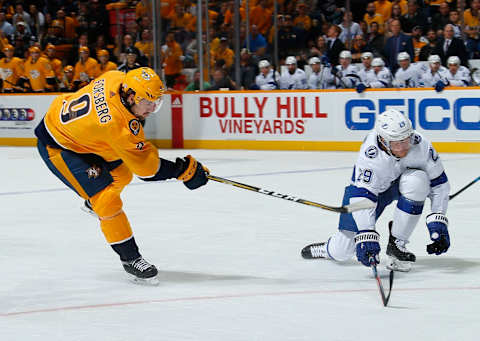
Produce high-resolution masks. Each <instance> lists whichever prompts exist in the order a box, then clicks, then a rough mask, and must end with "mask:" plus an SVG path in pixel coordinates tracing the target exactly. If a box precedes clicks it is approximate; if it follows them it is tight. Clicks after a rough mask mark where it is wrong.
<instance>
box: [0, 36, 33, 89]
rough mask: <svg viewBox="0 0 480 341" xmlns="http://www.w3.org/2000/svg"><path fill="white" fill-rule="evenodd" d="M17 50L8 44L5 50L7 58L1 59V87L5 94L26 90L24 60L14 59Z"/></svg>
mask: <svg viewBox="0 0 480 341" xmlns="http://www.w3.org/2000/svg"><path fill="white" fill-rule="evenodd" d="M14 52H15V48H14V47H13V46H12V45H10V44H7V45H5V46H4V48H3V53H4V54H5V57H4V58H2V59H0V83H3V85H2V84H0V87H1V88H2V89H3V92H17V91H18V92H19V91H22V90H24V83H25V81H26V80H27V79H26V78H25V70H24V67H23V60H22V59H20V58H18V57H14V56H13V53H14Z"/></svg>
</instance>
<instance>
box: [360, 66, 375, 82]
mask: <svg viewBox="0 0 480 341" xmlns="http://www.w3.org/2000/svg"><path fill="white" fill-rule="evenodd" d="M358 77H360V82H362V83H363V84H370V82H373V81H374V80H375V79H376V77H375V72H374V71H373V67H370V69H368V70H367V68H366V67H365V66H363V65H362V66H361V68H360V70H359V71H358Z"/></svg>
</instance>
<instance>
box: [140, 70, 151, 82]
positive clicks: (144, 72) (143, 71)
mask: <svg viewBox="0 0 480 341" xmlns="http://www.w3.org/2000/svg"><path fill="white" fill-rule="evenodd" d="M142 78H143V79H145V80H146V81H149V80H150V79H151V78H152V75H151V74H149V73H148V72H147V71H145V70H142Z"/></svg>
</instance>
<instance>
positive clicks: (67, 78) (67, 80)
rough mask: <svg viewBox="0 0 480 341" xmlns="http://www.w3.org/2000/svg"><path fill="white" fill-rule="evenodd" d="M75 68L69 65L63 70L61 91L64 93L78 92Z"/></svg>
mask: <svg viewBox="0 0 480 341" xmlns="http://www.w3.org/2000/svg"><path fill="white" fill-rule="evenodd" d="M73 72H74V70H73V66H71V65H67V66H65V68H64V69H63V75H62V78H61V79H60V84H59V91H62V92H73V91H76V90H77V89H76V85H75V82H74V81H73Z"/></svg>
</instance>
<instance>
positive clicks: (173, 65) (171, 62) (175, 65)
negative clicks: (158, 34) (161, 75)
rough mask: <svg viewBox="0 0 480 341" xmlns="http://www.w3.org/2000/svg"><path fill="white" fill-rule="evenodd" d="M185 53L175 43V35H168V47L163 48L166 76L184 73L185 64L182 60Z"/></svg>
mask: <svg viewBox="0 0 480 341" xmlns="http://www.w3.org/2000/svg"><path fill="white" fill-rule="evenodd" d="M182 54H183V51H182V48H181V47H180V45H179V44H178V43H177V42H176V41H175V38H174V35H173V33H169V34H167V37H166V45H164V46H163V47H162V57H163V64H164V65H165V69H164V72H165V75H169V76H170V75H175V74H178V73H180V72H181V71H182V69H183V63H182V61H181V59H180V57H181V56H182Z"/></svg>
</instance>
